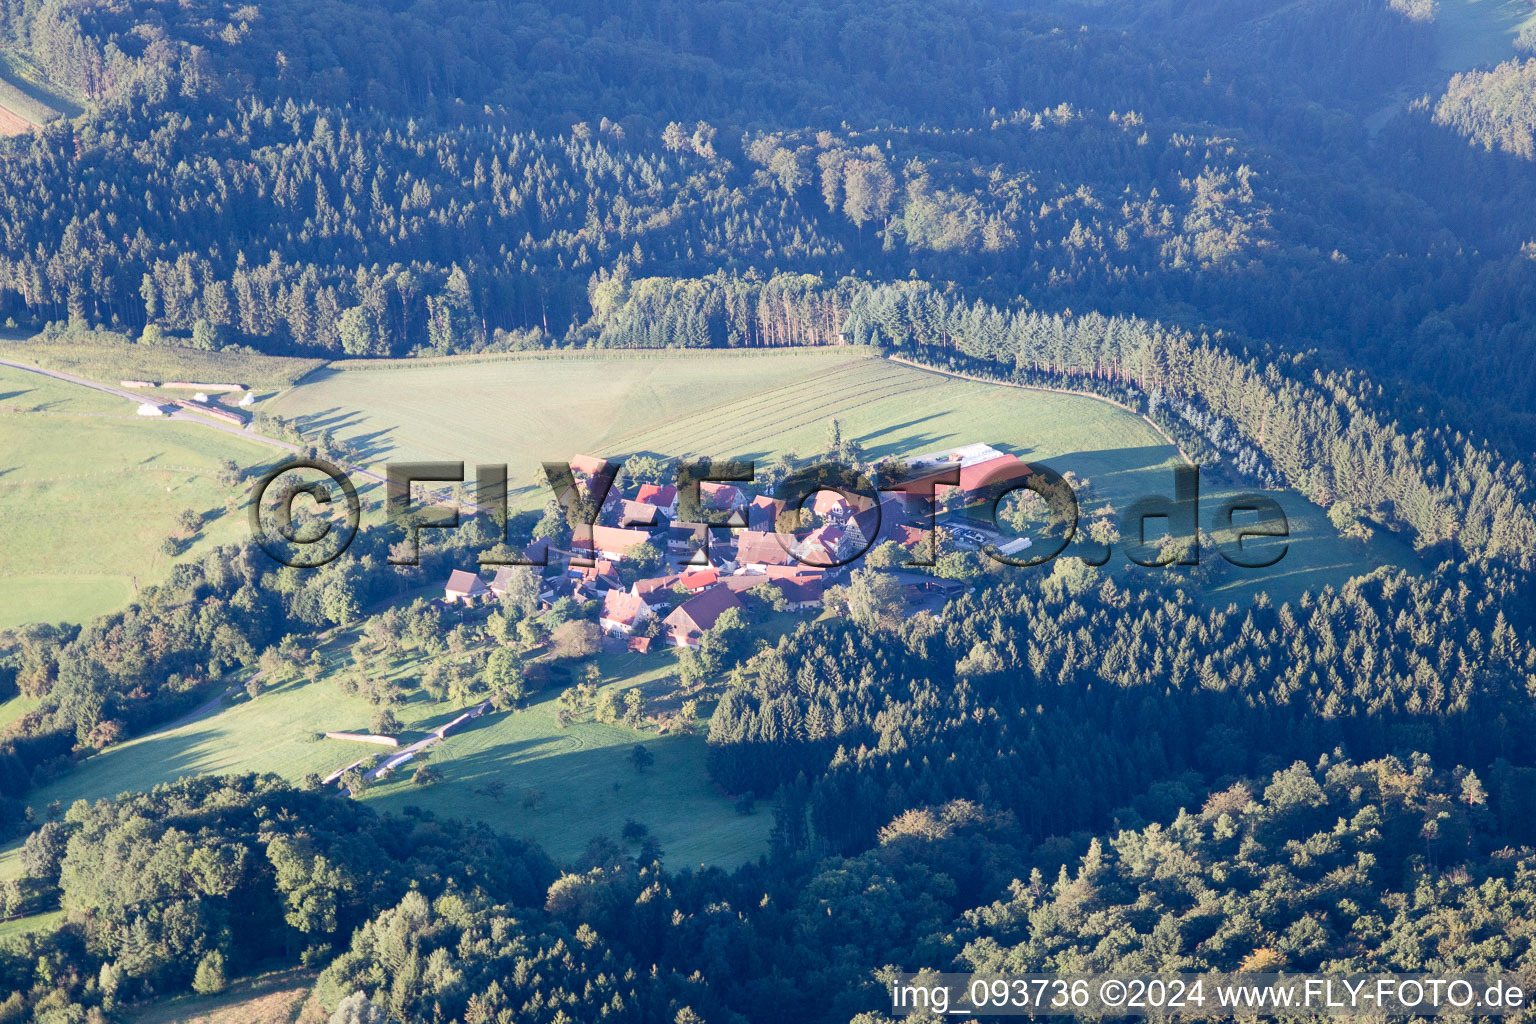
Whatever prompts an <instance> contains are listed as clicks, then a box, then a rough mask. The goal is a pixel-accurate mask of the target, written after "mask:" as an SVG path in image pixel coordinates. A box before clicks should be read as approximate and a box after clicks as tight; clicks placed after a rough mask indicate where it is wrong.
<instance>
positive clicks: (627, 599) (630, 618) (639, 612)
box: [597, 590, 656, 636]
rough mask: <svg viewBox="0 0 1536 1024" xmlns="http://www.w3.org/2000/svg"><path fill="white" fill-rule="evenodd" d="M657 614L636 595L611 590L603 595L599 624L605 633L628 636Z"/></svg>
mask: <svg viewBox="0 0 1536 1024" xmlns="http://www.w3.org/2000/svg"><path fill="white" fill-rule="evenodd" d="M655 614H656V613H655V612H653V611H651V606H650V605H648V604H646V603H645V601H643V600H642V599H640V598H638V597H636V596H635V595H633V594H626V593H624V591H622V590H610V591H608V593H606V594H604V595H603V610H602V612H600V613H599V615H598V619H597V624H598V625H599V626H600V627H602V630H603V632H605V633H622V634H623V635H625V636H628V635H629V634H631V633H633V632H634V631H635V629H636V628H637V627H639V626H640V625H642V624H643V623H644V622H645V620H647V619H649V618H651V617H652V616H653V615H655Z"/></svg>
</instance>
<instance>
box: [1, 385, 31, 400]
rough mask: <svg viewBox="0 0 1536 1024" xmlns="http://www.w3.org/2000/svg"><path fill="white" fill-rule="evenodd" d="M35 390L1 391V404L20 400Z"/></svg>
mask: <svg viewBox="0 0 1536 1024" xmlns="http://www.w3.org/2000/svg"><path fill="white" fill-rule="evenodd" d="M34 390H36V389H34V388H25V389H23V390H21V391H0V402H9V401H10V400H11V399H13V398H20V397H21V396H22V395H30V394H31V393H32V392H33V391H34Z"/></svg>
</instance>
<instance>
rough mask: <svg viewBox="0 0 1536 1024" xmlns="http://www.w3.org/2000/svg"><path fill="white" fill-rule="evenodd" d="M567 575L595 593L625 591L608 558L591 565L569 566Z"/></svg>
mask: <svg viewBox="0 0 1536 1024" xmlns="http://www.w3.org/2000/svg"><path fill="white" fill-rule="evenodd" d="M565 574H566V575H567V576H569V577H570V578H571V579H574V580H580V581H581V582H582V584H584V585H585V586H586V587H588V588H590V589H591V590H592V591H593V592H594V593H595V592H598V591H603V590H623V589H624V584H623V582H622V581H621V580H620V579H619V572H618V570H617V569H615V568H614V565H613V563H612V562H610V561H608V560H607V559H606V558H600V559H598V560H597V561H596V562H594V563H592V564H591V565H572V566H569V567H567V569H566V571H565Z"/></svg>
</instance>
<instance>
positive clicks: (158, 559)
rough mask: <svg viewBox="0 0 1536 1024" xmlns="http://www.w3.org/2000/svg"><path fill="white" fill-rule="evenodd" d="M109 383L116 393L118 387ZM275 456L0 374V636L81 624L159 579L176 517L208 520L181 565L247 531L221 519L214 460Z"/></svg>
mask: <svg viewBox="0 0 1536 1024" xmlns="http://www.w3.org/2000/svg"><path fill="white" fill-rule="evenodd" d="M114 383H115V382H114ZM272 455H273V449H271V448H268V447H266V446H264V445H259V444H257V443H255V442H250V441H243V440H241V439H239V438H237V437H233V436H231V435H229V434H227V433H224V432H221V431H215V430H209V429H207V428H206V427H201V426H198V425H196V424H192V423H184V422H174V421H171V420H169V419H147V418H144V417H140V416H137V415H136V414H135V408H134V406H133V404H132V403H131V402H128V401H125V400H123V399H121V398H116V397H113V396H111V395H107V394H103V393H101V392H96V391H91V390H88V389H86V388H82V387H79V386H77V385H74V384H70V383H68V382H65V381H56V380H52V379H50V378H47V377H43V376H40V375H38V374H34V373H28V372H26V371H24V370H16V369H12V368H10V367H0V522H4V523H5V530H4V538H3V540H4V542H3V543H0V628H3V627H6V626H14V625H18V624H21V623H24V622H55V621H69V622H83V621H87V620H89V619H90V618H92V617H93V616H96V615H100V614H103V613H105V612H110V611H113V610H115V609H117V608H120V607H122V606H123V605H124V604H126V603H127V602H128V601H129V600H131V599H132V597H133V595H134V593H135V591H136V590H137V589H138V588H140V587H143V586H145V585H147V584H150V583H154V582H156V581H157V580H159V579H161V578H163V577H164V575H165V574H166V573H167V572H168V571H169V569H170V567H171V565H172V564H173V563H174V561H175V558H174V557H172V556H170V555H167V554H165V553H164V552H163V551H162V550H161V545H162V544H163V543H164V541H165V539H166V538H167V537H168V536H169V535H170V534H171V533H172V532H174V531H175V529H176V524H175V519H176V515H177V513H178V512H180V511H181V510H183V509H187V508H190V509H193V510H194V511H196V512H198V513H199V514H200V515H202V516H203V517H204V524H203V526H202V528H201V530H200V531H199V532H198V533H197V534H196V535H194V536H192V537H186V538H183V541H184V543H183V545H182V551H181V552H180V553H179V554H178V556H176V557H195V556H197V555H200V554H201V553H203V552H205V551H207V550H209V549H210V548H211V547H212V546H213V545H215V544H218V543H224V542H227V541H233V540H236V539H238V538H239V537H241V536H244V535H245V533H246V532H247V530H246V528H245V526H244V524H243V520H242V517H240V516H239V515H229V514H227V513H226V511H225V508H224V504H225V501H226V499H227V498H228V497H229V493H228V490H227V488H225V487H222V486H221V485H220V484H219V482H218V480H217V470H218V464H219V460H220V459H224V458H229V459H233V460H234V461H235V462H236V463H238V464H239V465H241V466H243V467H247V468H250V467H255V466H259V465H261V464H263V463H265V462H268V461H270V460H271V458H272Z"/></svg>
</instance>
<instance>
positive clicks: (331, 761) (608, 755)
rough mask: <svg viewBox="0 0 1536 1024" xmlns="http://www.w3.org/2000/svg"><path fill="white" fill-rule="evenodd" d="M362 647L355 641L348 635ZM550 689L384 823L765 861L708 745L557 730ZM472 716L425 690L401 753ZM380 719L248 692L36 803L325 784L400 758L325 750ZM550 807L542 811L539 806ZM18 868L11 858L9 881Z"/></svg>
mask: <svg viewBox="0 0 1536 1024" xmlns="http://www.w3.org/2000/svg"><path fill="white" fill-rule="evenodd" d="M343 639H344V640H346V641H348V642H350V639H351V636H350V635H349V634H348V635H344V637H343ZM327 657H328V661H329V663H330V666H331V667H332V668H336V667H338V666H339V665H340V664H342V663H343V662H344V661H345V658H346V656H345V654H344V651H343V648H342V646H341V642H340V641H338V642H336V643H333V644H332V645H331V646H330V647H328V648H327ZM673 657H674V656H673V655H672V654H670V653H665V652H663V653H659V654H656V655H653V656H651V657H649V658H646V659H641V658H639V657H638V656H630V655H625V656H618V657H600V658H599V659H598V663H599V664H600V665H601V666H602V668H603V671H604V677H603V684H604V686H605V687H617V688H619V689H627V688H629V687H631V686H640V685H645V684H646V683H648V682H652V681H654V680H655V679H657V678H658V677H660V676H663V675H666V674H668V672H669V671H670V669H671V665H672V662H673ZM421 667H422V666H421V664H420V662H419V661H417V660H416V659H415V658H412V657H407V658H404V659H402V660H400V661H399V662H398V663H396V664H395V665H394V666H393V667H392V670H391V671H390V673H389V675H392V676H394V677H397V678H401V679H402V680H409V679H410V678H411V677H413V676H415V675H418V674H419V672H420V670H421ZM557 696H558V693H557V692H555V691H554V689H550V690H548V691H546V692H544V693H541V694H539V695H537V696H536V697H535V698H534V700H533V702H532V703H531V706H530V707H529V708H527V709H526V710H521V711H515V712H509V713H505V714H492V715H488V716H486V717H484V718H482V719H480V720H479V721H477V722H475V723H473V724H472V725H470V726H468V727H466V728H465V729H464V731H462V732H458V733H454V734H452V735H450V736H449V737H448V739H447V740H446V742H444V743H442V744H439V745H438V746H436V747H435V748H434V749H433V750H432V752H431V756H430V760H431V763H433V764H434V765H436V766H438V768H439V769H440V770H441V773H442V779H443V781H442V782H441V783H439V784H438V785H436V786H433V787H430V788H425V789H424V788H421V787H419V786H416V785H415V784H414V783H412V782H411V781H410V772H411V771H412V769H413V767H414V766H413V765H406V766H404V767H403V768H402V769H401V770H400V771H399V772H397V774H396V778H395V779H394V780H392V781H389V782H383V781H381V782H380V783H378V784H376V785H373V786H370V787H369V789H368V790H367V791H366V792H365V794H364V798H365V799H366V800H367V801H368V802H369V803H370V804H372V805H374V806H375V807H377V808H378V809H379V810H381V811H392V812H396V813H398V812H400V811H402V810H404V808H406V807H407V806H411V805H415V806H419V807H424V808H426V809H428V810H431V811H434V812H436V813H438V814H440V815H442V816H444V817H464V816H465V815H466V814H469V815H471V816H473V817H475V818H478V819H480V820H484V821H486V822H489V823H490V824H491V825H493V826H494V827H496V828H498V829H501V830H502V831H505V832H508V833H510V834H512V835H518V836H528V837H531V838H534V839H536V840H538V842H539V843H540V844H541V845H543V846H544V848H545V849H546V850H548V851H549V852H550V853H551V854H552V855H553V856H555V857H557V858H568V857H574V856H575V855H576V854H578V853H580V852H581V851H582V849H584V848H585V846H586V844H587V841H588V840H589V839H591V838H593V837H594V836H599V835H604V836H608V837H610V838H613V839H615V840H617V839H618V837H619V832H620V829H621V828H622V827H623V825H624V822H625V821H626V820H628V819H629V818H631V817H633V818H636V819H638V820H640V821H643V822H644V823H645V824H647V825H649V826H650V828H651V832H652V834H654V835H655V836H656V837H657V839H658V840H659V841H660V843H661V846H662V849H663V850H664V851H665V852H666V855H667V859H668V862H669V863H671V864H673V865H674V866H684V865H697V864H700V863H708V864H726V865H734V864H738V863H741V862H743V861H746V860H751V859H753V858H755V857H757V856H758V854H759V853H761V852H763V850H764V843H765V841H766V837H767V833H768V829H769V827H770V826H771V821H770V820H769V819H770V818H771V815H769V814H768V813H767V812H766V811H760V812H758V813H757V814H754V815H750V816H743V815H739V814H737V813H736V811H735V809H734V807H733V805H732V804H731V803H730V802H729V801H727V800H726V799H724V798H723V796H721V795H720V794H718V793H716V792H715V791H714V790H713V788H712V787H711V785H710V784H709V780H708V777H707V775H706V773H705V771H704V749H705V744H704V740H703V739H702V738H701V737H680V736H678V737H670V738H669V737H658V736H657V735H655V734H654V733H652V732H636V731H634V730H632V729H629V728H627V727H623V726H610V725H603V724H600V723H597V722H594V721H591V720H590V719H583V720H578V721H577V722H575V723H574V724H572V725H571V726H569V727H568V728H566V729H561V728H559V726H558V725H557V724H556V722H555V714H554V712H555V698H556V697H557ZM461 710H462V709H461V708H459V707H458V706H457V705H454V704H451V703H437V702H435V701H432V700H430V699H429V698H428V697H426V696H425V695H424V694H423V693H422V692H421V691H420V690H414V691H413V695H412V697H411V699H410V700H409V701H408V702H407V703H406V704H404V705H402V706H399V707H397V708H395V713H396V715H397V716H398V717H399V719H400V721H401V723H402V724H403V725H404V727H405V730H406V731H405V732H404V733H403V734H402V736H401V743H402V745H403V744H406V743H409V742H411V741H413V740H416V739H420V738H421V737H422V736H424V735H425V734H426V733H427V732H428V731H430V730H431V729H433V728H436V727H437V726H439V725H441V724H443V723H444V722H446V721H449V720H451V719H452V718H455V717H457V715H458V714H459V712H460V711H461ZM372 712H373V706H372V705H371V704H370V703H369V702H368V701H367V700H366V699H365V698H363V697H361V696H348V695H346V694H344V693H342V692H341V690H340V688H339V687H338V686H337V685H336V683H335V682H334V681H332V680H331V679H330V678H322V679H320V680H318V681H317V682H314V683H305V682H302V681H295V682H290V683H287V684H284V685H281V686H278V687H274V688H273V689H271V690H268V691H266V692H264V693H262V694H261V696H259V697H258V698H256V699H255V700H250V699H249V698H247V697H246V696H245V695H244V694H243V693H242V694H240V695H239V697H238V699H237V700H234V701H233V702H231V703H229V704H228V706H226V707H225V708H224V709H223V710H221V711H219V712H217V713H216V714H213V715H211V716H209V717H207V718H204V719H201V720H199V721H196V722H192V723H189V724H187V725H184V726H182V727H180V728H177V729H171V730H166V731H164V732H160V733H155V734H152V735H149V736H144V737H140V738H138V739H136V740H132V741H130V742H128V743H124V744H120V745H119V746H116V747H113V748H111V749H109V750H107V751H105V752H103V753H101V754H98V755H96V756H95V757H92V758H90V759H89V760H87V761H85V762H84V763H82V764H81V765H80V766H79V767H77V768H76V769H75V770H74V771H72V772H70V773H68V774H67V775H65V776H64V777H62V778H61V779H59V780H58V781H56V782H54V783H52V784H51V785H48V786H44V787H43V788H41V789H38V790H34V791H33V792H32V793H31V794H29V800H30V801H31V805H32V807H33V808H34V809H35V810H36V811H38V812H39V813H41V811H42V810H43V809H44V808H45V807H47V806H48V805H49V804H50V803H52V802H54V801H58V802H59V803H60V804H61V805H62V806H64V807H68V806H69V805H70V804H71V803H73V802H74V801H76V800H80V799H85V800H97V799H101V798H103V797H111V796H115V795H117V794H118V793H122V792H135V791H143V790H147V789H150V788H152V787H154V786H155V785H157V784H158V783H161V782H166V781H170V780H174V779H176V778H179V777H182V776H188V775H210V774H224V773H238V772H273V773H275V774H278V775H281V776H282V777H284V778H286V779H288V780H290V781H292V782H301V781H302V780H303V778H304V776H305V775H306V774H308V773H310V772H315V773H318V774H320V775H322V776H324V775H329V774H330V773H331V772H333V771H335V770H337V769H340V768H343V767H345V766H347V765H349V764H351V763H353V762H354V761H357V760H359V759H361V758H364V757H372V756H373V755H375V754H378V753H381V752H385V751H387V750H388V749H389V748H386V747H381V746H374V745H371V744H363V743H353V742H348V741H343V740H328V739H317V738H316V734H317V733H321V732H326V731H358V730H361V731H366V730H367V728H368V725H369V720H370V718H371V715H372ZM637 742H639V743H644V744H645V745H646V747H647V749H649V750H650V751H651V752H652V753H653V754H654V755H655V757H656V763H655V765H654V767H652V768H651V769H650V770H649V771H647V772H646V773H645V774H643V775H639V774H636V772H635V770H634V768H633V767H632V766H631V765H630V762H629V760H628V757H629V753H630V751H631V750H632V749H633V748H634V745H635V744H636V743H637ZM492 779H497V780H500V781H501V782H503V783H505V784H506V787H507V788H506V792H505V793H504V794H503V795H502V796H501V797H500V798H499V799H492V798H491V797H489V796H486V795H483V794H479V793H476V790H477V789H480V788H482V787H484V786H485V784H486V783H487V782H489V781H491V780H492ZM531 794H541V795H542V798H541V799H538V800H532V799H529V800H527V801H526V802H525V797H529V796H530V795H531ZM4 864H5V860H4V859H3V858H0V870H4V868H3V865H4Z"/></svg>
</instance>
